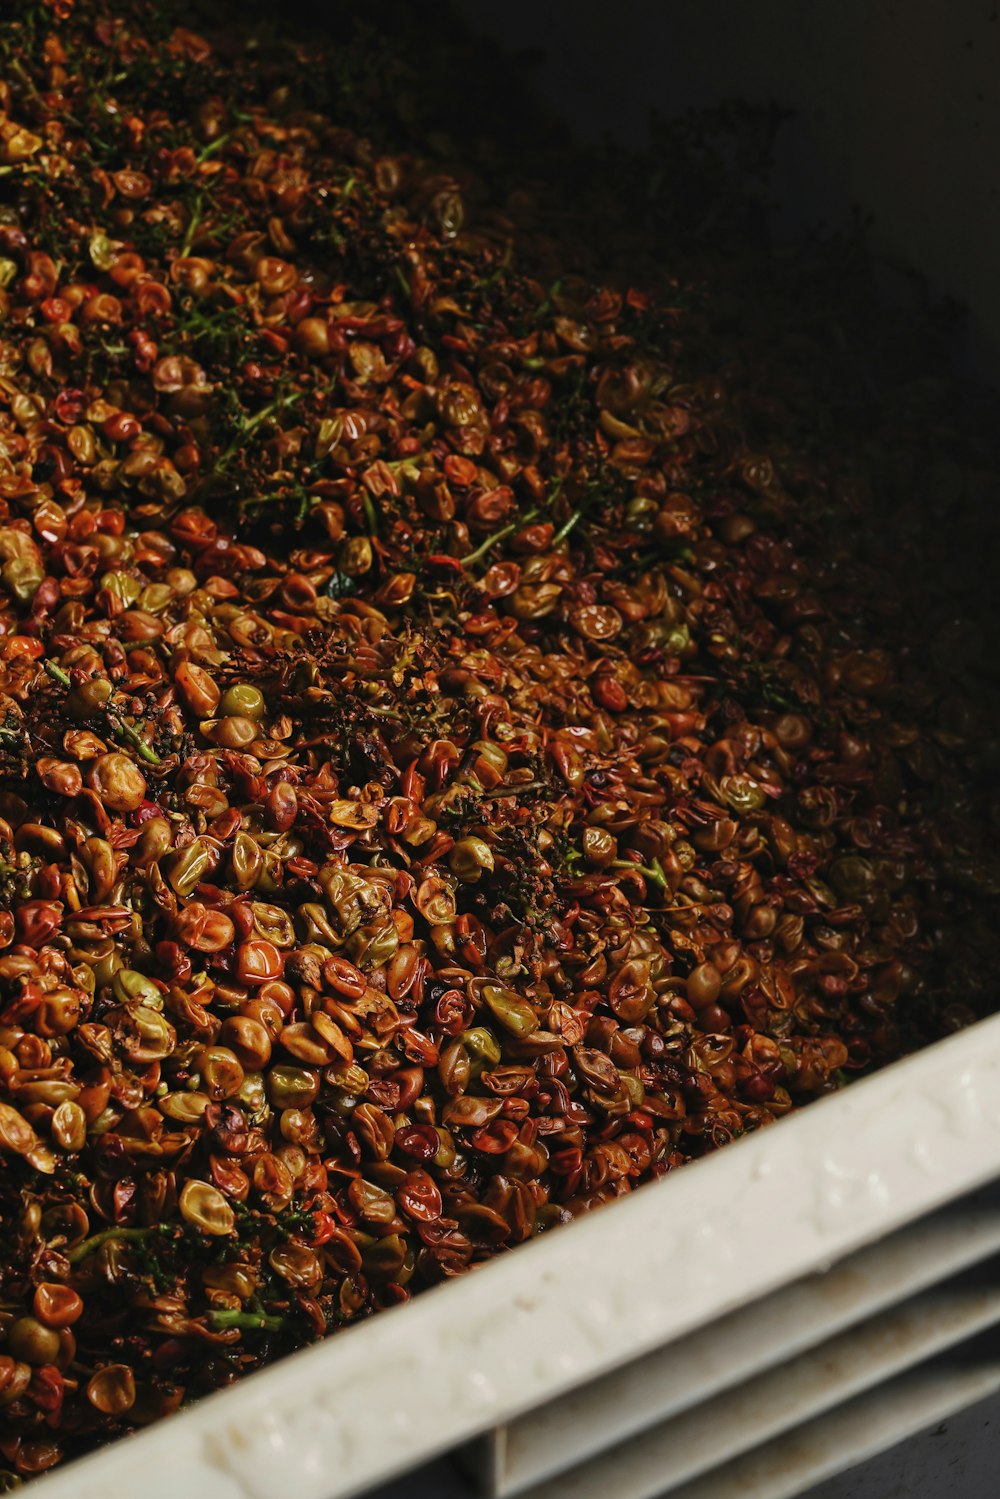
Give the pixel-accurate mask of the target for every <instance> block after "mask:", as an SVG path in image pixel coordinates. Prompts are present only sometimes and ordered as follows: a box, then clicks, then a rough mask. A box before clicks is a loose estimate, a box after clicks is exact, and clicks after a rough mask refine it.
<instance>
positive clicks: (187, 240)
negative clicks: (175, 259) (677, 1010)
mask: <svg viewBox="0 0 1000 1499" xmlns="http://www.w3.org/2000/svg"><path fill="white" fill-rule="evenodd" d="M204 201H205V194H204V193H199V194H198V196H197V197H196V198H195V200H194V206H193V208H192V209H191V217H190V218H189V219H188V225H187V228H186V229H185V231H184V238H183V239H182V240H181V259H182V260H183V259H184V257H185V256H187V255H190V254H191V248H192V246H193V245H194V237H195V235H196V234H197V233H198V226H199V224H200V223H201V209H202V204H203V203H204Z"/></svg>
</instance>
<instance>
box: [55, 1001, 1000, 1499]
mask: <svg viewBox="0 0 1000 1499" xmlns="http://www.w3.org/2000/svg"><path fill="white" fill-rule="evenodd" d="M997 1175H1000V1016H995V1017H993V1018H991V1019H989V1020H984V1021H981V1022H979V1023H978V1024H977V1025H974V1026H972V1027H970V1028H969V1029H968V1030H966V1031H963V1032H961V1033H960V1034H958V1035H955V1036H951V1037H949V1038H947V1039H946V1040H943V1041H940V1042H938V1043H936V1044H935V1045H933V1046H930V1047H928V1048H927V1049H925V1050H924V1051H921V1052H919V1053H916V1054H915V1055H913V1056H910V1057H907V1058H904V1059H903V1060H901V1061H899V1062H896V1063H894V1064H893V1065H892V1066H890V1067H887V1068H885V1069H884V1070H883V1071H881V1072H879V1073H877V1074H875V1075H873V1076H871V1077H868V1078H864V1079H861V1080H859V1081H857V1082H855V1083H853V1084H852V1085H851V1086H850V1087H848V1088H846V1089H844V1090H843V1091H841V1092H839V1093H837V1094H834V1095H832V1096H830V1097H828V1098H824V1099H821V1100H819V1101H817V1102H816V1103H813V1104H811V1105H810V1106H809V1107H808V1108H807V1109H804V1110H803V1111H801V1112H798V1113H795V1114H792V1115H791V1116H789V1117H788V1118H786V1119H784V1120H782V1121H780V1122H779V1123H778V1124H776V1125H774V1126H773V1127H771V1128H768V1129H765V1130H762V1131H759V1132H757V1133H755V1134H753V1135H750V1136H747V1137H746V1138H744V1139H742V1140H740V1141H737V1142H735V1143H734V1144H732V1145H730V1146H727V1147H726V1148H725V1149H724V1150H722V1151H720V1152H718V1153H717V1154H715V1155H713V1156H711V1157H709V1158H707V1159H705V1160H702V1161H699V1162H698V1163H696V1164H694V1165H691V1166H688V1167H685V1168H684V1169H683V1170H681V1171H678V1172H676V1173H674V1174H672V1175H670V1176H668V1177H666V1178H664V1179H663V1180H662V1181H659V1182H656V1183H652V1184H650V1185H648V1186H646V1187H644V1188H643V1189H642V1190H641V1191H639V1192H636V1193H634V1194H633V1195H631V1196H630V1197H628V1198H625V1199H622V1200H621V1201H620V1202H617V1203H614V1204H612V1205H610V1206H609V1207H608V1208H605V1209H602V1210H600V1211H599V1212H596V1213H594V1214H592V1215H588V1216H587V1217H585V1218H582V1219H579V1220H577V1221H576V1222H575V1223H573V1224H570V1225H568V1226H566V1227H564V1228H561V1229H559V1230H558V1231H557V1232H555V1233H550V1234H547V1235H544V1236H543V1237H541V1238H540V1239H537V1240H535V1241H533V1242H532V1243H530V1244H526V1245H522V1246H520V1247H519V1248H518V1249H517V1251H516V1252H515V1253H512V1254H505V1255H502V1256H500V1257H499V1258H497V1259H495V1260H493V1261H492V1262H490V1263H489V1264H487V1265H485V1266H483V1267H481V1268H480V1269H478V1270H476V1271H475V1272H474V1273H472V1274H470V1275H468V1276H464V1277H462V1278H460V1279H458V1280H455V1281H453V1282H449V1283H447V1284H445V1285H442V1286H439V1287H436V1288H434V1289H433V1290H430V1291H428V1292H426V1293H424V1294H423V1295H422V1296H420V1297H418V1298H416V1299H415V1300H414V1301H412V1302H410V1303H408V1304H407V1305H405V1306H402V1307H399V1308H394V1309H393V1310H391V1311H386V1312H383V1313H381V1314H380V1315H379V1316H377V1317H375V1318H374V1319H372V1320H371V1321H369V1322H365V1323H362V1324H359V1325H357V1326H354V1327H352V1328H348V1329H345V1330H344V1331H342V1332H339V1333H338V1334H336V1336H334V1337H332V1338H330V1339H328V1340H327V1341H325V1342H323V1343H320V1344H317V1345H315V1346H314V1347H311V1348H308V1349H304V1350H302V1351H301V1352H299V1353H295V1354H292V1355H290V1356H289V1357H288V1358H286V1359H284V1360H283V1361H282V1362H281V1363H279V1364H277V1365H275V1366H274V1367H273V1368H270V1369H267V1370H263V1371H261V1372H259V1373H257V1374H254V1375H252V1376H250V1377H249V1378H248V1379H246V1380H245V1381H243V1382H242V1383H241V1384H239V1385H237V1386H234V1387H232V1388H230V1389H227V1390H224V1391H220V1392H219V1393H217V1394H215V1395H212V1396H209V1397H207V1398H206V1399H204V1400H202V1401H200V1402H199V1403H198V1404H196V1405H194V1406H192V1407H191V1408H190V1409H188V1410H185V1411H183V1412H181V1413H178V1414H177V1415H175V1416H173V1417H170V1418H169V1419H167V1420H166V1421H163V1422H161V1423H159V1424H158V1425H155V1426H153V1427H152V1428H150V1429H149V1430H147V1431H144V1432H141V1433H139V1434H137V1435H135V1436H132V1437H129V1438H127V1439H125V1440H123V1441H120V1442H117V1443H114V1444H112V1445H111V1446H109V1447H107V1448H105V1449H103V1450H101V1451H100V1452H98V1453H95V1454H93V1455H91V1456H89V1457H86V1458H83V1459H80V1460H78V1461H76V1462H73V1463H70V1464H68V1465H67V1466H66V1467H65V1468H60V1469H57V1470H56V1471H55V1472H53V1473H51V1474H48V1475H46V1476H44V1477H42V1478H40V1479H38V1480H36V1481H35V1482H34V1483H33V1485H32V1490H33V1492H36V1493H37V1494H38V1496H39V1499H118V1496H121V1499H136V1496H139V1495H142V1499H177V1496H178V1495H179V1494H183V1495H185V1496H186V1499H201V1496H205V1499H208V1496H209V1495H211V1499H288V1496H290V1495H294V1496H295V1499H348V1496H349V1495H352V1494H356V1493H358V1492H360V1491H362V1490H364V1489H366V1488H368V1487H369V1486H371V1485H373V1484H375V1483H378V1482H381V1481H384V1480H386V1479H389V1478H391V1477H393V1476H394V1475H395V1474H397V1473H400V1472H402V1471H404V1470H406V1469H408V1468H412V1467H415V1466H417V1465H418V1464H420V1463H421V1462H424V1461H426V1460H428V1459H430V1458H431V1457H433V1456H435V1455H436V1454H437V1453H440V1452H442V1451H444V1450H447V1449H449V1448H451V1447H453V1446H455V1445H457V1444H458V1443H460V1442H462V1441H464V1440H466V1439H468V1438H470V1437H472V1436H474V1435H475V1434H477V1433H479V1432H482V1431H484V1430H487V1429H488V1428H490V1427H493V1426H496V1425H500V1424H502V1423H503V1422H504V1421H507V1420H510V1419H512V1418H514V1417H515V1416H517V1415H518V1414H519V1413H521V1412H522V1411H525V1410H528V1409H531V1408H533V1407H535V1406H537V1405H539V1404H541V1403H542V1402H544V1401H545V1400H548V1399H550V1398H552V1397H553V1396H555V1395H558V1394H561V1393H562V1392H564V1391H565V1390H567V1389H569V1388H571V1387H572V1386H574V1385H577V1384H581V1383H583V1382H584V1381H586V1380H588V1379H591V1378H594V1377H595V1376H597V1375H599V1374H602V1373H604V1372H606V1371H607V1370H609V1369H611V1368H613V1367H614V1366H615V1365H618V1364H621V1363H623V1362H626V1361H628V1360H631V1359H633V1358H636V1357H638V1356H640V1355H641V1354H642V1353H645V1352H647V1351H648V1350H650V1349H652V1348H655V1347H658V1346H661V1345H663V1344H665V1343H668V1342H670V1341H672V1340H673V1339H675V1338H678V1337H680V1336H682V1335H683V1334H685V1333H688V1332H690V1331H692V1330H693V1329H694V1328H696V1327H699V1326H702V1325H704V1324H705V1323H707V1322H709V1321H711V1320H713V1319H714V1318H716V1317H719V1316H722V1315H724V1314H725V1313H726V1312H729V1311H732V1310H733V1309H734V1308H736V1307H737V1306H741V1305H745V1304H746V1303H747V1302H749V1301H751V1300H754V1299H756V1298H757V1297H759V1296H763V1295H765V1294H767V1293H768V1292H769V1291H772V1290H774V1289H776V1288H777V1287H779V1286H781V1285H784V1284H786V1283H787V1282H789V1281H792V1280H795V1279H797V1278H799V1277H801V1276H803V1275H806V1274H808V1273H810V1272H813V1271H816V1270H819V1269H822V1268H825V1267H826V1266H828V1265H829V1264H832V1263H833V1262H835V1261H836V1260H838V1259H840V1258H841V1257H842V1256H844V1255H845V1254H849V1253H851V1252H853V1251H854V1250H856V1249H858V1248H860V1247H861V1246H862V1245H864V1244H866V1243H869V1242H871V1241H873V1240H875V1239H877V1238H880V1237H881V1236H883V1235H884V1234H886V1233H888V1232H891V1231H892V1230H893V1229H895V1228H897V1227H899V1226H900V1225H901V1224H903V1223H906V1222H908V1221H911V1220H912V1219H914V1218H917V1217H919V1216H922V1215H923V1214H925V1213H927V1212H930V1211H932V1210H933V1209H934V1208H936V1207H939V1206H940V1205H942V1204H943V1203H945V1202H947V1201H949V1200H951V1199H953V1198H955V1197H957V1196H959V1195H961V1194H962V1193H964V1192H967V1191H971V1190H973V1189H974V1188H976V1187H977V1186H980V1185H982V1183H984V1182H985V1181H988V1180H989V1179H990V1178H992V1177H994V1176H997Z"/></svg>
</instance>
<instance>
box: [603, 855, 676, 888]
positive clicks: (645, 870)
mask: <svg viewBox="0 0 1000 1499" xmlns="http://www.w3.org/2000/svg"><path fill="white" fill-rule="evenodd" d="M609 868H611V869H631V870H632V872H633V873H634V874H642V875H645V877H646V879H647V880H652V881H653V883H654V884H656V885H659V887H660V889H661V890H666V888H667V876H666V874H665V873H664V870H663V865H662V864H661V863H660V861H659V859H654V860H653V863H652V866H650V865H648V864H638V863H636V861H635V860H634V859H613V860H612V861H611V864H610V865H609Z"/></svg>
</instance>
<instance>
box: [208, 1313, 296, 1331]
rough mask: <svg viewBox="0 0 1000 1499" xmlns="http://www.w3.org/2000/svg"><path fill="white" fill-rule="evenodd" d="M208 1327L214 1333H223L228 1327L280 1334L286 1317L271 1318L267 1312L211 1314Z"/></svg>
mask: <svg viewBox="0 0 1000 1499" xmlns="http://www.w3.org/2000/svg"><path fill="white" fill-rule="evenodd" d="M208 1325H209V1327H210V1328H211V1329H212V1331H213V1332H222V1331H224V1329H225V1328H227V1327H245V1328H247V1329H248V1330H252V1329H256V1330H258V1331H263V1332H280V1331H281V1329H282V1328H283V1327H284V1325H285V1319H284V1317H269V1316H267V1314H266V1313H265V1312H236V1311H218V1312H209V1314H208Z"/></svg>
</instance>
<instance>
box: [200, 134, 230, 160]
mask: <svg viewBox="0 0 1000 1499" xmlns="http://www.w3.org/2000/svg"><path fill="white" fill-rule="evenodd" d="M232 133H233V132H232V131H231V130H227V131H225V133H224V134H222V135H219V136H216V138H215V140H214V141H212V142H211V143H210V144H209V145H207V146H206V147H205V149H204V151H202V152H200V153H199V155H198V157H197V161H198V163H199V164H200V163H201V162H203V161H207V160H208V158H209V157H210V156H214V155H215V153H216V151H221V150H222V148H223V146H224V145H225V144H226V142H227V141H228V140H229V139H230V138H231V136H232Z"/></svg>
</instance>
